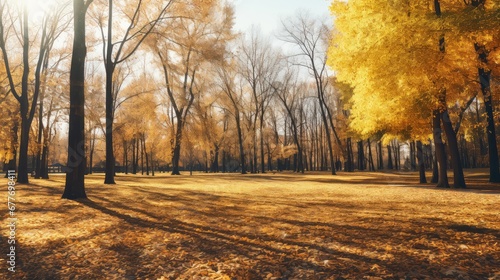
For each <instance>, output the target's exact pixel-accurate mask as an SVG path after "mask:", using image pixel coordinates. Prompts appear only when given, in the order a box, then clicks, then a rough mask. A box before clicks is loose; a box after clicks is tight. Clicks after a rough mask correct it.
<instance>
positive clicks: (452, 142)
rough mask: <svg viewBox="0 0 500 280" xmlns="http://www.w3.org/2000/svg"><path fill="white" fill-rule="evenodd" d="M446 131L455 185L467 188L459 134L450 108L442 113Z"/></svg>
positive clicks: (455, 186)
mask: <svg viewBox="0 0 500 280" xmlns="http://www.w3.org/2000/svg"><path fill="white" fill-rule="evenodd" d="M441 119H442V122H443V127H444V132H445V134H446V138H447V139H448V149H449V150H450V155H451V163H452V167H453V187H454V188H461V189H464V188H466V184H465V178H464V171H463V169H462V160H461V159H460V151H459V150H458V142H457V135H456V134H455V131H454V130H453V126H452V124H451V120H450V116H449V114H448V110H445V111H444V112H442V113H441Z"/></svg>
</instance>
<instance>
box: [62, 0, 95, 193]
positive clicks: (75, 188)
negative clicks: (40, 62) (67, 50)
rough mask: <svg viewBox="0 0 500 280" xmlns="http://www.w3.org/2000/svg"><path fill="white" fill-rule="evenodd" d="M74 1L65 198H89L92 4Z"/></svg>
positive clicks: (78, 0)
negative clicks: (88, 21) (88, 32)
mask: <svg viewBox="0 0 500 280" xmlns="http://www.w3.org/2000/svg"><path fill="white" fill-rule="evenodd" d="M91 2H92V1H91V0H88V1H87V3H85V1H84V0H73V14H74V37H73V54H72V58H71V70H70V112H69V133H68V138H69V139H68V164H67V167H66V168H67V172H66V184H65V187H64V193H63V195H62V198H67V199H78V198H86V197H87V195H86V193H85V182H84V175H85V165H86V164H85V150H84V146H85V114H84V109H85V57H86V55H87V48H86V46H85V14H86V12H87V7H88V5H89V4H90V3H91Z"/></svg>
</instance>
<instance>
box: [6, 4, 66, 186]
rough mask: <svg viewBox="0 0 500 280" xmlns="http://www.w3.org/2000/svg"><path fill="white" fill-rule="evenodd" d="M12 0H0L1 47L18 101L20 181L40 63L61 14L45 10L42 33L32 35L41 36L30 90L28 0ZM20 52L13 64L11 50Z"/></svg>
mask: <svg viewBox="0 0 500 280" xmlns="http://www.w3.org/2000/svg"><path fill="white" fill-rule="evenodd" d="M14 5H15V4H14V3H11V2H10V1H1V2H0V49H1V51H2V58H3V66H4V68H5V72H6V75H7V79H8V84H9V91H10V92H11V93H12V95H13V96H14V97H15V98H16V100H17V101H18V102H19V105H20V106H19V108H20V110H19V113H20V115H21V139H20V144H19V165H18V178H17V181H18V182H19V183H28V182H29V179H28V146H29V134H30V128H31V124H32V122H33V119H34V116H35V113H36V105H37V102H38V97H39V94H40V88H41V86H40V85H41V72H42V68H43V64H44V61H45V58H46V56H47V53H48V52H49V49H50V48H51V47H52V45H53V42H54V40H55V39H56V37H55V36H57V35H59V34H60V33H59V32H57V30H58V24H59V22H58V21H57V20H58V19H60V18H59V17H58V16H60V14H58V13H57V12H56V13H52V14H50V13H44V16H43V19H42V21H41V22H40V23H38V24H40V32H41V36H35V39H37V38H40V41H39V42H38V47H39V49H38V52H37V55H38V56H37V60H36V66H35V71H34V73H33V75H34V77H33V80H34V87H33V92H32V93H30V91H31V89H30V74H31V65H30V51H31V50H32V48H31V47H32V46H34V45H35V42H34V41H33V40H32V39H30V35H31V34H32V30H30V26H31V25H30V23H31V22H30V18H29V13H28V7H27V5H28V4H27V3H24V4H23V5H22V8H21V10H20V11H19V10H17V8H16V7H15V6H14ZM16 22H18V23H19V26H21V28H20V29H19V28H18V27H17V26H18V25H17V24H15V23H16ZM17 40H18V42H19V43H20V46H19V47H18V46H11V45H10V43H13V42H16V41H17ZM19 50H21V53H22V61H21V62H20V63H19V64H18V65H16V66H14V67H12V65H11V63H12V62H14V61H13V60H11V58H12V57H13V55H12V54H9V52H10V51H19ZM18 68H19V69H21V70H22V74H21V81H20V86H19V84H18V81H16V79H17V75H18V74H19V73H17V71H18V70H17V69H18Z"/></svg>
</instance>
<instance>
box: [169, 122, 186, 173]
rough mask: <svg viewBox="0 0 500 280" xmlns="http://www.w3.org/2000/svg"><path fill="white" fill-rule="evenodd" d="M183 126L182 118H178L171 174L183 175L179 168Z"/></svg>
mask: <svg viewBox="0 0 500 280" xmlns="http://www.w3.org/2000/svg"><path fill="white" fill-rule="evenodd" d="M178 115H179V114H178ZM182 126H183V124H182V120H180V119H179V118H177V129H176V131H175V142H174V150H173V153H172V173H171V175H181V172H180V169H179V163H180V160H181V141H182Z"/></svg>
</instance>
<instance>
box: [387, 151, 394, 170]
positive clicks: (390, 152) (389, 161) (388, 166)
mask: <svg viewBox="0 0 500 280" xmlns="http://www.w3.org/2000/svg"><path fill="white" fill-rule="evenodd" d="M387 168H388V169H394V166H393V165H392V150H391V145H387Z"/></svg>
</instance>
